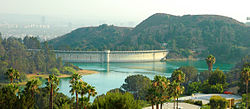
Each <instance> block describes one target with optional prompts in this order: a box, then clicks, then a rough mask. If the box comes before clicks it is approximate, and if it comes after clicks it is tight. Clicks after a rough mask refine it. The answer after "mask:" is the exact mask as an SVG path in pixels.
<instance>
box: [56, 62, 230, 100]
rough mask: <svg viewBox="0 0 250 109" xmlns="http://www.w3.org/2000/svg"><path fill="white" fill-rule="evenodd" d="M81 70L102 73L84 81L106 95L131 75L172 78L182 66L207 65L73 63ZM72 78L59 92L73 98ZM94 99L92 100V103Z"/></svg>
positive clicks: (201, 67)
mask: <svg viewBox="0 0 250 109" xmlns="http://www.w3.org/2000/svg"><path fill="white" fill-rule="evenodd" d="M73 64H74V65H76V66H79V67H80V68H81V69H86V70H95V71H98V72H100V73H97V74H91V75H84V76H83V77H82V80H83V81H86V82H87V83H89V84H91V85H93V86H95V87H96V90H97V93H98V95H101V94H105V93H106V92H107V91H109V90H111V89H114V88H120V87H121V85H122V84H123V83H124V80H125V78H126V77H127V76H129V75H136V74H142V75H145V76H147V77H149V78H150V79H153V77H154V76H155V75H164V76H166V77H170V76H171V72H173V71H174V70H175V69H177V68H179V67H180V66H188V65H189V66H194V67H196V68H197V70H198V71H199V72H201V71H204V70H207V64H206V62H205V61H204V60H199V61H190V60H189V61H167V62H148V63H109V64H108V63H73ZM233 66H234V65H233V64H222V63H219V62H216V63H215V64H214V68H213V69H214V70H215V69H216V68H219V69H220V70H223V71H225V72H226V71H229V70H230V69H231V68H232V67H233ZM69 81H70V78H62V79H60V84H59V88H60V89H59V92H62V93H64V94H66V95H67V96H69V97H71V94H70V93H69V90H70V87H69ZM92 100H93V98H91V101H92Z"/></svg>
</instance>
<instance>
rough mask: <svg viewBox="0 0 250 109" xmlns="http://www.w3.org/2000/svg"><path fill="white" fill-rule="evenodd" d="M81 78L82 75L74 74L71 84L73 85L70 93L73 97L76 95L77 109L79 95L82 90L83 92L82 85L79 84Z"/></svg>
mask: <svg viewBox="0 0 250 109" xmlns="http://www.w3.org/2000/svg"><path fill="white" fill-rule="evenodd" d="M81 77H82V76H81V75H80V74H77V73H74V74H72V76H71V80H70V84H71V85H70V87H71V90H70V93H71V94H72V95H74V94H76V109H78V93H80V90H81V85H80V82H79V80H80V79H81Z"/></svg>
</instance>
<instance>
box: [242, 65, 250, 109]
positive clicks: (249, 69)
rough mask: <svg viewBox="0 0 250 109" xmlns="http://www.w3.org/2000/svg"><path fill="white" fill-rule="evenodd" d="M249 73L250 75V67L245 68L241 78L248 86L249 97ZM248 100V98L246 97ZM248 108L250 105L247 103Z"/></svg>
mask: <svg viewBox="0 0 250 109" xmlns="http://www.w3.org/2000/svg"><path fill="white" fill-rule="evenodd" d="M249 73H250V66H245V67H244V68H243V69H242V71H241V75H242V76H241V78H242V79H243V80H244V81H245V84H246V95H248V81H249V80H250V78H249V76H250V75H249ZM246 99H247V100H248V97H247V96H246ZM247 106H248V103H247V102H246V108H248V107H247Z"/></svg>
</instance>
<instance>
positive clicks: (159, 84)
mask: <svg viewBox="0 0 250 109" xmlns="http://www.w3.org/2000/svg"><path fill="white" fill-rule="evenodd" d="M169 84H170V81H169V80H168V79H167V78H166V77H165V76H157V75H156V76H155V77H154V80H153V87H154V88H156V92H157V93H156V94H157V96H158V97H157V98H158V99H157V100H158V102H159V103H160V109H162V104H163V103H164V101H166V99H167V98H169V94H168V88H169ZM156 108H157V109H158V108H159V106H158V104H156Z"/></svg>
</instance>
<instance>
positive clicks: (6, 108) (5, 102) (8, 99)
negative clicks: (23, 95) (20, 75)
mask: <svg viewBox="0 0 250 109" xmlns="http://www.w3.org/2000/svg"><path fill="white" fill-rule="evenodd" d="M18 91H19V88H18V87H17V86H16V85H13V84H8V85H5V86H3V87H2V88H1V89H0V107H1V108H3V109H16V108H19V107H17V104H18V101H19V99H18V97H17V96H16V95H17V92H18Z"/></svg>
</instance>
